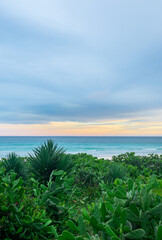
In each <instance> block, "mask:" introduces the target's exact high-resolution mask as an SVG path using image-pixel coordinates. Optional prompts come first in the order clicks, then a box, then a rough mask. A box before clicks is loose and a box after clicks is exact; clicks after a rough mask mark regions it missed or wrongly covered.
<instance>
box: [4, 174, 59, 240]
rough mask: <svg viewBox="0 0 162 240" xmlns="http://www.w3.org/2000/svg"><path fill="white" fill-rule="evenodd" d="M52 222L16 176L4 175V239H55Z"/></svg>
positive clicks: (55, 233) (55, 234)
mask: <svg viewBox="0 0 162 240" xmlns="http://www.w3.org/2000/svg"><path fill="white" fill-rule="evenodd" d="M51 223H52V220H51V219H50V218H49V217H48V216H47V214H46V210H45V208H44V207H43V206H39V205H38V204H37V202H36V201H35V198H34V197H33V196H32V195H30V194H29V193H28V192H27V190H26V188H25V187H24V184H23V180H22V178H18V179H16V173H14V172H10V173H7V174H6V175H2V174H1V175H0V239H1V240H6V239H7V240H11V239H12V240H14V239H15V240H22V239H29V240H33V239H54V238H55V237H57V232H56V229H55V227H54V226H53V225H52V224H51Z"/></svg>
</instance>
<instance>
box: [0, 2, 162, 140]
mask: <svg viewBox="0 0 162 240" xmlns="http://www.w3.org/2000/svg"><path fill="white" fill-rule="evenodd" d="M161 9H162V1H161V0H154V1H152V0H131V1H130V0H122V1H121V0H100V1H98V0H82V1H79V0H68V1H67V0H14V1H10V0H0V135H1V136H11V135H16V136H21V135H37V136H40V135H45V136H47V135H48V136H50V135H53V136H59V135H60V136H65V135H70V136H73V135H74V136H77V135H79V136H81V135H83V136H87V135H90V136H91V135H92V136H96V135H104V136H136V135H139V136H162V93H161V92H162V27H161V23H162V14H161Z"/></svg>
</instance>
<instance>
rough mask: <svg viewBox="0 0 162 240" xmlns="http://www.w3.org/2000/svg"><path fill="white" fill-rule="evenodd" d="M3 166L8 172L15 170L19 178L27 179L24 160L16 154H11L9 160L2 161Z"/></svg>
mask: <svg viewBox="0 0 162 240" xmlns="http://www.w3.org/2000/svg"><path fill="white" fill-rule="evenodd" d="M2 166H3V167H4V168H5V170H6V172H9V171H11V170H14V171H15V173H16V174H17V177H18V178H19V177H22V178H25V177H26V173H27V172H26V166H25V162H24V159H23V158H21V157H19V156H18V155H16V153H9V154H8V156H7V158H3V159H2Z"/></svg>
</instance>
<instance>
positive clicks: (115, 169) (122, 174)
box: [104, 163, 127, 183]
mask: <svg viewBox="0 0 162 240" xmlns="http://www.w3.org/2000/svg"><path fill="white" fill-rule="evenodd" d="M126 174H127V172H126V168H125V167H124V166H123V165H122V164H120V163H118V164H117V163H111V164H110V165H109V168H108V173H107V174H106V175H105V177H104V181H105V182H106V181H108V182H109V183H113V182H114V181H115V179H117V178H119V179H125V178H126Z"/></svg>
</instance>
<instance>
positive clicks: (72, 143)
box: [0, 136, 162, 158]
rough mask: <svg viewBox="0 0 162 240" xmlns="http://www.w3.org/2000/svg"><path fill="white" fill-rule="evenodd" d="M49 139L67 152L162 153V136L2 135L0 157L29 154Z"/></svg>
mask: <svg viewBox="0 0 162 240" xmlns="http://www.w3.org/2000/svg"><path fill="white" fill-rule="evenodd" d="M47 139H52V140H53V141H54V142H55V143H57V144H58V145H59V146H62V147H64V148H65V149H66V152H67V153H88V154H91V155H93V156H96V157H99V158H102V157H103V158H111V157H112V156H113V155H119V154H121V153H125V152H135V154H136V155H148V154H152V153H154V154H159V155H160V154H162V137H44V136H43V137H0V158H2V157H6V156H7V154H8V153H10V152H15V153H17V154H18V155H20V156H27V155H28V153H31V152H32V149H33V148H35V147H37V146H39V145H40V144H41V143H43V142H44V141H46V140H47Z"/></svg>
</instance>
